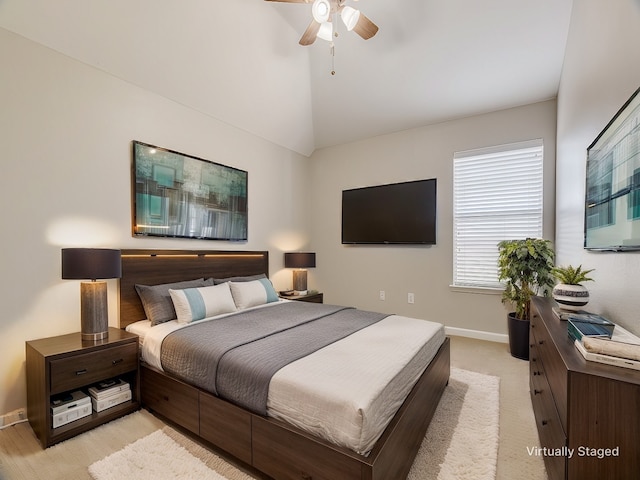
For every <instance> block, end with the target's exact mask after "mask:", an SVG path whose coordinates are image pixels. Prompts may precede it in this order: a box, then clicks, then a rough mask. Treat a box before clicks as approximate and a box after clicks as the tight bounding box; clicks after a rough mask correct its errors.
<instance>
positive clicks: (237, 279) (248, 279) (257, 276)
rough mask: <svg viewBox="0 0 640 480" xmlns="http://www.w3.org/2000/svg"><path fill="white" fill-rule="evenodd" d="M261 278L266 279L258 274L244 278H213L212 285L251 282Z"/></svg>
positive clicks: (261, 274) (263, 275)
mask: <svg viewBox="0 0 640 480" xmlns="http://www.w3.org/2000/svg"><path fill="white" fill-rule="evenodd" d="M262 278H267V276H266V275H265V274H264V273H259V274H258V275H249V276H246V277H229V278H214V279H213V284H214V285H218V284H220V283H227V282H251V281H253V280H260V279H262Z"/></svg>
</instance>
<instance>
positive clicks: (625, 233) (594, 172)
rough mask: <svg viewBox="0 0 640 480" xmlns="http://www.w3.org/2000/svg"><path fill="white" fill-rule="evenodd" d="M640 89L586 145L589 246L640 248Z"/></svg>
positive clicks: (586, 221)
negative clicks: (587, 145) (591, 141)
mask: <svg viewBox="0 0 640 480" xmlns="http://www.w3.org/2000/svg"><path fill="white" fill-rule="evenodd" d="M639 92H640V89H638V90H636V92H635V93H634V94H633V95H632V96H631V98H630V99H629V100H628V101H627V102H626V103H625V104H624V105H623V106H622V108H621V109H620V110H619V111H618V113H617V114H616V115H615V116H614V117H613V119H612V120H611V121H610V122H609V123H608V124H607V126H606V127H605V128H604V130H603V131H602V132H601V133H600V134H599V135H598V136H597V137H596V139H595V140H594V141H593V143H592V144H591V145H590V146H589V147H588V148H587V180H586V195H585V219H584V227H585V235H584V246H585V248H586V249H590V250H611V251H623V250H639V249H640V94H639Z"/></svg>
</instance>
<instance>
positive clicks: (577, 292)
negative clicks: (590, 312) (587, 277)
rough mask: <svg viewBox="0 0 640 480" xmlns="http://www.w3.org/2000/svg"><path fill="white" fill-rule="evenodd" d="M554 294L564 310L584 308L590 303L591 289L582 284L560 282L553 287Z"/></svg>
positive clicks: (554, 297)
mask: <svg viewBox="0 0 640 480" xmlns="http://www.w3.org/2000/svg"><path fill="white" fill-rule="evenodd" d="M552 296H553V299H554V300H555V301H556V302H558V305H559V306H560V308H561V309H563V310H572V311H577V310H582V308H583V307H584V306H585V305H586V304H587V303H589V290H587V289H586V288H585V287H583V286H582V285H567V284H564V283H559V284H557V285H556V286H555V287H553V292H552Z"/></svg>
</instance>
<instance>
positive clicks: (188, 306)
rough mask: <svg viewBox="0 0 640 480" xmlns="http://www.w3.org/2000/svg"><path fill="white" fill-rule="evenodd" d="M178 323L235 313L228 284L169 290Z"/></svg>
mask: <svg viewBox="0 0 640 480" xmlns="http://www.w3.org/2000/svg"><path fill="white" fill-rule="evenodd" d="M169 294H170V295H171V300H173V306H174V307H175V309H176V313H177V314H178V323H191V322H195V321H197V320H202V319H203V318H209V317H213V316H215V315H220V314H222V313H231V312H235V311H236V304H235V303H234V302H233V297H232V296H231V290H229V284H228V283H223V284H220V285H212V286H209V287H198V288H185V289H182V290H169Z"/></svg>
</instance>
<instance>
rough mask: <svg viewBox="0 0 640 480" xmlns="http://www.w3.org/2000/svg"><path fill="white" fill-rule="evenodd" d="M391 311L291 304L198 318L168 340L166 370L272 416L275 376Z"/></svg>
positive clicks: (164, 355) (164, 357) (165, 343)
mask: <svg viewBox="0 0 640 480" xmlns="http://www.w3.org/2000/svg"><path fill="white" fill-rule="evenodd" d="M387 316H388V315H386V314H382V313H374V312H367V311H363V310H356V309H354V308H349V307H340V306H335V305H323V304H317V303H306V302H286V303H280V304H278V305H273V306H269V307H267V308H260V309H256V310H249V311H247V312H242V313H238V314H234V315H231V316H228V317H225V318H221V319H217V320H211V321H203V322H196V323H194V324H192V325H189V326H188V327H186V328H182V329H180V330H176V331H175V332H172V333H171V334H169V335H168V336H167V337H166V338H165V339H164V341H163V343H162V351H161V357H160V358H161V362H162V368H163V369H164V370H165V371H166V372H168V373H171V374H172V375H174V376H176V377H177V378H179V379H181V380H184V381H185V382H187V383H190V384H192V385H195V386H197V387H200V388H202V389H204V390H207V391H209V392H211V393H213V394H215V395H218V396H220V397H222V398H225V399H227V400H229V401H231V402H233V403H235V404H237V405H240V406H242V407H244V408H247V409H249V410H251V411H253V412H255V413H258V414H261V415H266V412H267V395H268V392H269V382H270V381H271V377H272V376H273V375H274V374H275V373H276V372H277V371H278V370H279V369H280V368H282V367H284V366H285V365H287V364H289V363H291V362H293V361H295V360H298V359H299V358H302V357H304V356H306V355H309V354H311V353H313V352H315V351H316V350H319V349H320V348H322V347H324V346H326V345H329V344H331V343H333V342H336V341H338V340H340V339H341V338H344V337H346V336H348V335H350V334H352V333H354V332H356V331H358V330H361V329H362V328H365V327H367V326H369V325H372V324H373V323H376V322H378V321H380V320H382V319H383V318H385V317H387Z"/></svg>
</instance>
